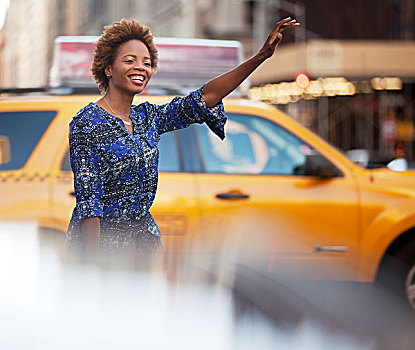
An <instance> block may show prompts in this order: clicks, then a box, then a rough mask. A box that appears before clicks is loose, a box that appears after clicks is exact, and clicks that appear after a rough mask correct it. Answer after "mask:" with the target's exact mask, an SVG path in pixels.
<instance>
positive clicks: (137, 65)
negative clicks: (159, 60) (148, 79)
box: [134, 63, 145, 71]
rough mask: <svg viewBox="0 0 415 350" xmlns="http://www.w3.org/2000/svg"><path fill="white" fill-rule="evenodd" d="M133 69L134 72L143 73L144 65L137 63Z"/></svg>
mask: <svg viewBox="0 0 415 350" xmlns="http://www.w3.org/2000/svg"><path fill="white" fill-rule="evenodd" d="M134 69H136V70H140V71H143V70H145V66H144V64H142V63H137V64H136V65H135V67H134Z"/></svg>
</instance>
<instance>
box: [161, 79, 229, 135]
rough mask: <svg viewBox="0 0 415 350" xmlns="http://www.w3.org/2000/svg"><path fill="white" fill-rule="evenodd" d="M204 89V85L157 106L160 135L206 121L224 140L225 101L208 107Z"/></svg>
mask: <svg viewBox="0 0 415 350" xmlns="http://www.w3.org/2000/svg"><path fill="white" fill-rule="evenodd" d="M202 89H203V86H202V87H201V88H199V89H198V90H195V91H192V92H190V93H189V94H188V95H187V96H185V97H175V98H174V99H173V100H172V101H171V102H169V103H166V104H163V105H156V106H155V108H156V117H157V122H156V123H157V128H158V132H159V134H160V135H161V134H163V133H165V132H167V131H172V130H177V129H183V128H185V127H187V126H189V125H190V124H193V123H199V124H202V123H206V124H207V126H208V127H209V129H210V130H212V131H213V132H214V133H215V134H216V135H218V136H219V137H220V138H221V139H222V140H223V139H224V138H225V131H224V127H225V123H226V114H225V110H224V108H223V103H222V101H220V102H219V103H218V104H217V105H216V106H214V107H212V108H208V107H207V106H206V103H205V101H204V99H203V97H202Z"/></svg>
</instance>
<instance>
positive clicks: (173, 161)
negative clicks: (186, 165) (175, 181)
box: [159, 131, 180, 172]
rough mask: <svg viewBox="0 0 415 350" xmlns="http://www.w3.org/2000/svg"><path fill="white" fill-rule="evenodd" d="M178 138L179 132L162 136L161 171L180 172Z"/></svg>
mask: <svg viewBox="0 0 415 350" xmlns="http://www.w3.org/2000/svg"><path fill="white" fill-rule="evenodd" d="M177 138H178V131H173V132H167V133H164V134H163V135H161V137H160V142H159V151H160V158H159V171H162V172H163V171H164V172H179V171H180V158H179V149H178V143H177Z"/></svg>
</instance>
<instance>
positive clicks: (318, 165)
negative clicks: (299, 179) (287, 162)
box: [296, 154, 339, 178]
mask: <svg viewBox="0 0 415 350" xmlns="http://www.w3.org/2000/svg"><path fill="white" fill-rule="evenodd" d="M296 174H297V175H306V176H317V177H320V178H330V177H337V176H339V171H338V170H337V168H336V167H335V166H334V165H333V164H332V163H331V162H330V161H328V160H327V159H326V158H325V157H323V156H322V155H321V154H308V155H306V158H305V162H304V164H303V165H302V166H301V167H299V168H298V169H296Z"/></svg>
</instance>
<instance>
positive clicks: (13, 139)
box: [0, 111, 56, 170]
mask: <svg viewBox="0 0 415 350" xmlns="http://www.w3.org/2000/svg"><path fill="white" fill-rule="evenodd" d="M55 115H56V112H55V111H33V112H26V111H24V112H2V113H0V135H1V136H6V137H7V138H8V139H9V142H10V161H9V162H7V163H4V164H0V170H15V169H20V168H21V167H23V166H24V165H25V163H26V161H27V159H28V158H29V156H30V154H31V153H32V151H33V149H34V148H35V146H36V145H37V144H38V142H39V140H40V139H41V137H42V135H43V134H44V132H45V131H46V129H47V128H48V126H49V124H50V123H51V121H52V120H53V118H54V117H55Z"/></svg>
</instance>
